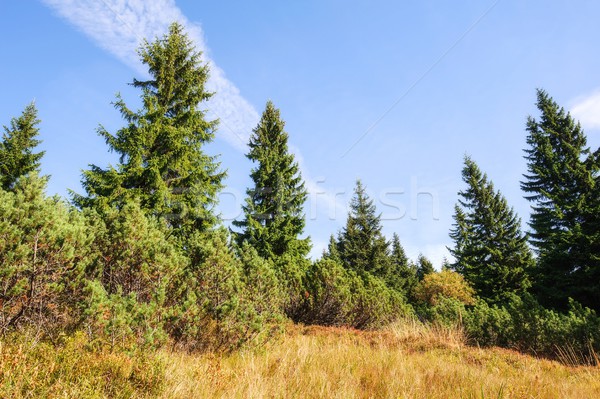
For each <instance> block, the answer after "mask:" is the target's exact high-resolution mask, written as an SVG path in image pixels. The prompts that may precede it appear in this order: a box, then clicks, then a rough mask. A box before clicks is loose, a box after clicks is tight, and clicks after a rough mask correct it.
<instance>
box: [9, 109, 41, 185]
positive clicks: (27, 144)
mask: <svg viewBox="0 0 600 399" xmlns="http://www.w3.org/2000/svg"><path fill="white" fill-rule="evenodd" d="M39 123H40V120H39V119H38V111H37V108H36V107H35V103H33V102H32V103H31V104H29V105H28V106H27V107H25V110H24V111H23V113H22V114H21V116H19V117H18V118H13V119H12V120H11V121H10V127H7V126H4V133H3V135H2V141H1V142H0V187H2V189H4V190H11V189H12V188H13V187H14V185H15V184H16V182H17V180H18V179H19V178H20V177H23V176H26V175H28V174H29V173H31V172H39V171H40V160H41V158H42V157H43V156H44V151H40V152H34V149H35V147H37V146H38V145H39V144H40V143H41V141H40V140H37V139H36V137H37V136H38V134H39V128H38V127H37V125H38V124H39Z"/></svg>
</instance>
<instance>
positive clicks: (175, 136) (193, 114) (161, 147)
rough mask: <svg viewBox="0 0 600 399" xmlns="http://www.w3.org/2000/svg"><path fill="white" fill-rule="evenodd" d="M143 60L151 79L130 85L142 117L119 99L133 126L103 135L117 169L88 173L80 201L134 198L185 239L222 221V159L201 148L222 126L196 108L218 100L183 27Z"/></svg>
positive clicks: (152, 46) (148, 46) (150, 47)
mask: <svg viewBox="0 0 600 399" xmlns="http://www.w3.org/2000/svg"><path fill="white" fill-rule="evenodd" d="M139 55H140V59H141V61H142V62H143V63H144V64H145V65H146V66H147V67H148V71H149V74H150V80H147V81H139V80H136V79H134V80H133V83H132V86H133V87H135V88H138V89H140V90H141V91H142V94H141V99H142V108H141V110H139V111H137V112H134V111H132V110H130V109H129V108H128V107H127V105H126V104H125V102H124V101H123V99H122V98H121V97H120V96H117V101H116V102H115V108H116V109H117V110H119V112H120V113H121V115H122V117H123V119H124V120H125V121H126V122H127V126H125V127H123V128H122V129H120V130H118V131H117V133H116V134H115V135H113V134H111V133H109V132H108V131H107V130H106V129H104V128H103V127H102V126H101V127H100V128H99V129H98V132H99V134H100V135H101V136H103V137H104V138H105V140H106V143H107V144H108V146H109V148H110V150H111V151H114V152H116V153H117V154H119V163H118V165H117V166H116V167H113V166H110V167H109V168H108V169H102V168H100V167H98V166H95V165H92V166H91V169H90V170H88V171H85V172H84V175H83V186H84V188H85V189H86V191H87V193H88V196H87V197H82V196H77V195H75V198H74V199H75V202H76V203H77V204H79V205H80V206H88V205H102V204H104V205H115V206H119V207H121V206H123V204H124V203H126V202H127V201H128V200H129V199H132V198H136V199H138V200H139V201H140V204H141V207H142V208H143V209H145V210H146V211H147V212H148V213H149V214H152V215H154V216H157V217H159V218H162V219H163V220H166V221H168V224H169V225H170V226H171V227H172V228H173V229H175V230H176V231H177V232H179V233H183V232H185V231H187V233H184V234H188V233H189V231H191V230H206V229H207V228H209V227H212V226H213V225H214V224H215V222H216V217H215V215H214V213H213V211H212V207H213V206H214V204H215V203H216V201H217V194H218V191H219V190H220V189H221V188H222V179H223V178H224V176H225V173H224V172H223V171H221V170H220V163H219V162H217V160H216V157H213V156H209V155H207V154H205V153H204V151H203V149H202V147H203V146H204V145H205V144H206V143H208V142H210V141H212V140H213V137H214V130H215V128H216V126H217V121H207V120H206V118H205V112H204V111H202V110H199V109H198V106H199V104H202V103H204V102H205V101H206V100H208V99H209V98H210V97H211V96H212V93H209V92H207V91H206V89H205V84H206V80H207V79H208V66H207V65H205V64H202V62H201V53H200V52H197V51H196V50H195V48H194V46H193V44H192V42H191V40H190V39H189V38H188V37H187V35H186V34H185V32H184V31H183V27H182V26H181V25H179V24H177V23H174V24H172V25H171V26H170V28H169V32H168V34H166V35H165V36H163V37H162V38H158V39H156V40H155V41H154V42H152V43H149V42H145V43H144V44H143V45H142V47H141V48H140V50H139Z"/></svg>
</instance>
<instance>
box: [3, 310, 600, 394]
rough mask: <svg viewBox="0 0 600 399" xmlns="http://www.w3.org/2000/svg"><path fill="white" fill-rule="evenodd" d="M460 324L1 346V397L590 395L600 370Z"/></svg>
mask: <svg viewBox="0 0 600 399" xmlns="http://www.w3.org/2000/svg"><path fill="white" fill-rule="evenodd" d="M464 342H465V340H464V337H463V334H462V333H461V331H460V330H458V329H452V328H443V327H434V326H427V325H423V324H421V323H419V322H418V321H414V320H409V321H405V322H401V323H397V324H395V325H392V326H390V327H389V328H387V329H385V330H383V331H372V332H368V331H367V332H365V331H358V330H352V329H343V328H324V327H302V326H291V327H290V328H289V329H288V332H287V334H285V335H284V336H283V337H282V338H281V339H279V340H277V341H275V342H271V343H270V344H269V345H267V346H265V347H263V348H261V349H260V350H246V351H241V352H236V353H234V354H230V355H219V354H202V355H200V354H189V353H183V352H173V351H169V350H166V349H163V350H159V351H156V352H150V353H147V354H143V353H132V354H125V353H110V352H109V351H99V352H98V350H95V351H91V350H90V349H89V345H88V344H87V343H86V340H85V337H83V336H82V335H80V336H77V337H75V338H70V339H68V340H66V344H65V345H62V346H59V347H58V348H54V347H53V346H51V345H46V344H39V343H35V341H33V340H31V339H29V340H28V339H25V338H23V339H17V340H13V341H7V340H6V339H4V340H3V341H2V343H1V346H0V360H1V370H0V397H3V398H4V397H32V398H33V397H48V398H63V397H69V398H70V397H77V398H79V397H89V398H95V397H98V398H101V397H110V398H113V397H138V398H142V397H159V398H197V397H199V398H202V397H209V398H221V397H226V398H229V397H233V398H248V397H251V398H270V397H275V398H278V397H301V398H317V397H318V398H321V397H333V398H370V397H373V398H380V397H381V398H595V397H600V368H598V367H583V366H579V367H573V366H568V365H563V364H561V363H559V362H555V361H550V360H544V359H537V358H534V357H531V356H526V355H522V354H519V353H517V352H514V351H509V350H504V349H495V348H494V349H480V348H474V347H470V346H467V345H465V343H464Z"/></svg>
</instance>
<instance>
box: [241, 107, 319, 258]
mask: <svg viewBox="0 0 600 399" xmlns="http://www.w3.org/2000/svg"><path fill="white" fill-rule="evenodd" d="M284 128H285V122H284V121H283V119H282V118H281V115H280V112H279V110H278V109H277V108H276V107H275V106H274V105H273V103H272V102H271V101H269V102H267V104H266V107H265V110H264V112H263V114H262V117H261V119H260V121H259V123H258V125H257V126H256V128H254V130H253V131H252V135H251V137H250V142H249V144H248V145H249V148H250V151H249V152H248V154H247V158H248V159H250V160H251V161H253V162H254V163H255V164H256V166H255V167H254V168H253V169H252V171H251V173H250V177H251V179H252V181H253V187H251V188H249V189H248V190H247V191H246V193H247V198H246V203H245V205H244V206H243V211H244V218H243V219H242V220H240V221H234V222H233V224H234V226H236V227H240V228H241V229H242V231H241V232H239V233H237V240H238V242H239V244H242V243H243V242H244V241H247V242H248V243H249V244H250V245H251V246H253V247H254V248H255V249H256V250H257V251H258V253H259V254H260V255H261V256H262V257H264V258H267V259H272V258H274V257H280V256H282V255H284V254H289V255H291V256H292V257H296V256H299V257H301V258H303V257H305V256H306V255H307V254H308V252H309V250H310V244H309V240H308V239H307V238H300V236H301V235H302V234H303V232H304V226H305V220H304V211H303V206H304V203H305V202H306V198H307V192H306V188H305V186H304V181H303V180H302V175H301V173H300V168H299V166H298V163H297V162H296V161H295V159H294V155H293V154H292V153H290V152H289V149H288V134H287V133H286V131H285V130H284Z"/></svg>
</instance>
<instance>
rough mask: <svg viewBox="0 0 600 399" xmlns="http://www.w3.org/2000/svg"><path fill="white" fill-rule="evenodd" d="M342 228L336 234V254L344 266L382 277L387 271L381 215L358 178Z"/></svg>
mask: <svg viewBox="0 0 600 399" xmlns="http://www.w3.org/2000/svg"><path fill="white" fill-rule="evenodd" d="M354 194H355V195H354V197H353V198H352V200H351V202H350V213H349V215H348V220H347V222H346V227H345V228H344V229H343V231H342V232H341V234H340V238H339V253H340V258H341V260H342V263H343V264H344V266H345V267H346V268H348V269H351V270H354V271H356V272H358V273H364V272H369V273H372V274H374V275H376V276H379V277H383V276H386V275H387V274H388V272H389V266H390V262H389V254H388V242H387V241H386V239H385V237H384V236H383V234H382V232H381V229H382V226H381V215H377V214H376V209H375V204H374V203H373V200H371V199H370V198H369V196H368V195H367V193H366V191H365V188H364V186H363V185H362V183H361V181H360V180H358V181H357V182H356V188H355V189H354Z"/></svg>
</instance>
